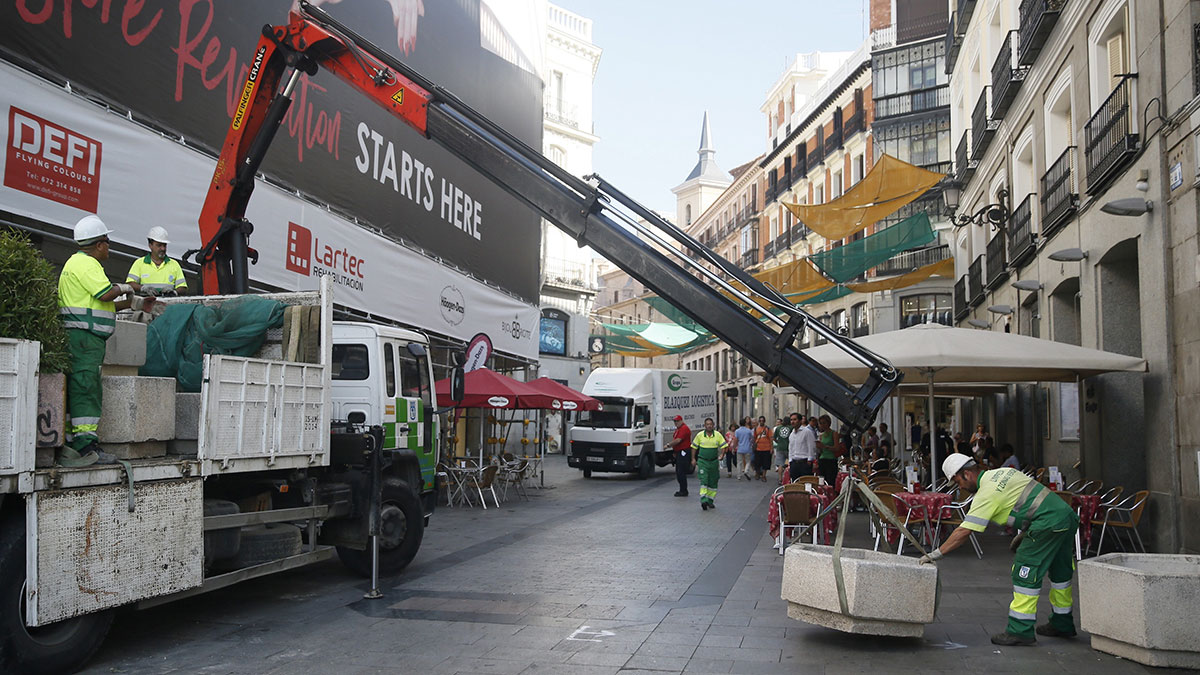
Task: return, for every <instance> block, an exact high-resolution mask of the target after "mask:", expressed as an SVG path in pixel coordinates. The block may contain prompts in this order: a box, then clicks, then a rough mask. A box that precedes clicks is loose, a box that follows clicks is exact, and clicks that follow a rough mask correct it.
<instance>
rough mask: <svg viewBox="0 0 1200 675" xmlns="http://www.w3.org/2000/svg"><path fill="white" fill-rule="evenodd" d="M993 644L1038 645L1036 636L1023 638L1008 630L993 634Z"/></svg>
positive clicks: (1006, 645)
mask: <svg viewBox="0 0 1200 675" xmlns="http://www.w3.org/2000/svg"><path fill="white" fill-rule="evenodd" d="M992 644H994V645H1000V646H1001V647H1028V646H1030V645H1036V644H1037V639H1036V638H1023V637H1021V636H1019V635H1013V634H1012V633H1009V632H1007V631H1005V632H1003V633H996V634H995V635H993V636H992Z"/></svg>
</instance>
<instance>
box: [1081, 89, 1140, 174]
mask: <svg viewBox="0 0 1200 675" xmlns="http://www.w3.org/2000/svg"><path fill="white" fill-rule="evenodd" d="M1136 78H1137V75H1122V76H1121V81H1120V82H1119V83H1118V84H1117V88H1116V89H1113V92H1112V93H1111V94H1109V95H1108V98H1107V99H1105V100H1104V103H1101V104H1100V109H1099V110H1097V111H1096V114H1095V115H1092V119H1090V120H1088V123H1087V124H1086V125H1085V126H1084V133H1085V138H1086V145H1084V148H1083V152H1084V155H1085V156H1086V157H1087V185H1088V190H1087V191H1088V194H1089V195H1094V194H1096V193H1097V192H1100V191H1101V190H1103V189H1104V188H1105V187H1106V186H1107V185H1108V184H1109V183H1110V182H1112V179H1113V178H1114V177H1115V176H1116V175H1117V172H1118V171H1119V170H1120V169H1122V168H1124V166H1125V164H1126V163H1127V162H1128V161H1129V160H1131V159H1133V156H1134V155H1135V154H1136V153H1137V148H1138V133H1137V127H1135V126H1134V124H1133V105H1134V102H1135V99H1134V89H1133V82H1134V80H1135V79H1136Z"/></svg>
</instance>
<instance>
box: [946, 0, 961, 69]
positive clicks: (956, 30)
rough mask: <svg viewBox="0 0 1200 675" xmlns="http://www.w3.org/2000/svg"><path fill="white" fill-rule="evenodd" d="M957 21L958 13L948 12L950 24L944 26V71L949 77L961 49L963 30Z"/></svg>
mask: <svg viewBox="0 0 1200 675" xmlns="http://www.w3.org/2000/svg"><path fill="white" fill-rule="evenodd" d="M964 28H966V26H961V25H960V24H959V21H958V12H950V23H948V24H946V69H945V73H946V74H947V75H949V74H950V73H952V72H954V62H955V61H957V60H958V51H959V50H960V49H962V44H963V29H964Z"/></svg>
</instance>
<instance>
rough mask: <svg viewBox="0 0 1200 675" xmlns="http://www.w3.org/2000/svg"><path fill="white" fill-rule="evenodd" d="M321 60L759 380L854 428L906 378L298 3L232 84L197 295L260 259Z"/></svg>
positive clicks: (597, 182)
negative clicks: (724, 349)
mask: <svg viewBox="0 0 1200 675" xmlns="http://www.w3.org/2000/svg"><path fill="white" fill-rule="evenodd" d="M319 68H323V69H325V70H327V71H329V72H332V73H334V74H335V75H337V76H338V77H340V78H342V79H343V80H344V81H345V82H347V83H348V84H350V85H351V86H353V87H354V88H356V89H358V90H359V91H360V92H362V93H363V94H364V95H365V96H367V97H368V98H370V99H372V100H373V101H375V102H376V103H378V104H379V105H381V106H383V107H384V108H386V109H387V110H389V111H391V112H392V114H394V115H395V116H396V117H398V118H400V119H401V120H403V121H404V122H405V123H407V124H408V125H409V126H411V127H412V128H414V129H416V130H417V131H418V132H420V133H421V135H423V136H425V137H426V138H429V139H431V140H433V141H435V142H437V143H438V144H440V145H442V146H443V147H445V148H446V149H448V150H449V151H450V152H452V153H454V154H455V155H457V156H458V157H459V158H461V159H462V160H464V161H466V162H467V163H468V164H470V165H471V166H473V167H474V168H475V169H477V170H478V171H479V172H481V173H482V174H484V175H485V176H487V177H488V178H490V179H491V180H492V181H494V182H495V183H496V184H498V185H499V186H501V187H502V188H504V189H505V190H506V191H507V192H509V193H510V194H512V195H513V196H514V197H516V198H517V199H519V200H521V201H522V202H524V203H525V204H527V205H528V206H529V207H530V208H532V209H533V210H534V211H536V212H538V213H539V214H540V215H541V216H542V217H544V218H546V219H547V220H549V221H550V222H552V223H554V224H555V225H556V226H558V227H559V228H560V229H562V230H563V231H565V232H567V233H568V234H570V235H571V236H573V237H574V238H575V239H576V240H577V241H578V242H579V243H580V245H587V246H591V247H592V248H593V249H594V250H596V251H597V252H599V253H600V254H601V255H603V256H604V257H605V258H607V259H608V260H611V261H613V262H614V263H616V264H617V265H618V266H620V267H621V268H622V269H623V270H625V271H626V272H627V273H629V275H630V276H632V277H634V278H635V279H637V280H638V281H640V282H642V283H643V284H644V285H645V286H646V288H648V289H650V290H651V291H653V292H654V293H657V294H658V295H660V296H662V297H663V298H666V299H668V300H669V301H670V302H671V304H672V305H674V306H675V307H677V308H678V309H679V310H681V311H683V312H684V313H686V314H687V315H688V316H690V317H692V318H693V319H694V320H695V321H696V322H697V323H698V324H700V325H702V326H705V327H706V328H708V329H709V330H710V331H712V333H713V334H714V335H715V336H717V337H718V338H720V339H721V340H722V341H724V342H725V343H727V344H729V345H730V346H731V347H733V348H734V349H736V350H737V351H739V352H741V353H742V354H744V355H745V356H746V357H747V358H749V359H750V360H751V361H752V362H754V363H755V364H756V365H758V366H759V367H760V368H762V369H763V371H764V372H765V373H766V377H767V379H768V380H774V379H776V378H779V379H782V380H783V381H785V382H787V383H788V384H790V385H792V386H794V387H795V388H796V389H797V390H799V391H802V392H804V393H805V394H807V395H808V396H809V397H810V398H811V399H813V400H814V401H816V402H817V404H818V405H820V406H821V407H822V408H824V409H826V410H828V411H830V412H831V413H833V414H834V415H835V416H837V417H838V418H839V419H841V420H842V421H843V422H846V423H847V424H849V425H850V426H852V427H854V428H856V429H865V428H866V427H867V426H868V425H869V424H870V423H871V421H872V420H873V419H874V418H875V414H876V412H877V410H878V409H879V406H880V405H882V403H883V401H884V399H885V398H887V396H888V395H889V394H890V393H891V392H892V390H894V389H895V388H896V386H897V385H899V383H900V380H901V378H902V375H901V374H900V373H899V372H897V371H896V370H895V369H894V368H892V366H891V364H890V363H888V362H887V361H886V360H885V359H883V358H881V357H879V356H878V355H876V354H874V353H872V352H870V351H868V350H866V349H864V348H862V347H860V346H859V345H858V344H857V343H855V342H854V341H852V340H850V339H848V338H846V337H844V336H841V335H839V334H838V333H837V332H835V331H833V330H831V329H830V328H829V327H827V326H825V325H824V324H822V323H821V322H819V321H816V320H815V319H814V318H813V317H812V316H811V315H810V314H808V313H807V312H804V311H803V310H801V309H799V308H797V307H795V306H794V305H792V304H791V303H790V302H789V301H788V300H787V299H786V298H784V297H783V295H782V294H780V293H779V292H778V291H776V290H775V289H774V288H771V287H770V286H767V285H765V284H763V283H761V282H760V281H758V280H757V279H755V278H753V277H752V276H751V275H749V274H748V273H746V272H745V271H744V270H742V269H741V268H739V267H737V266H736V265H734V264H732V263H730V262H729V261H727V260H725V259H724V258H722V257H721V256H719V255H717V254H716V253H714V252H713V251H711V250H710V249H708V248H707V247H706V246H704V245H702V244H701V243H699V242H698V241H696V240H695V239H694V238H693V237H691V236H690V235H688V234H687V233H686V232H684V231H682V230H681V229H679V228H678V227H676V226H675V225H673V224H671V223H669V222H667V221H666V220H664V219H663V218H661V217H659V216H658V215H657V214H655V213H654V212H652V211H650V210H649V209H647V208H645V207H644V206H642V205H640V204H638V203H637V202H635V201H633V200H632V199H630V198H629V197H627V196H625V195H624V194H622V193H621V192H620V191H618V190H617V189H615V188H613V187H612V186H611V185H609V184H608V183H606V182H605V181H603V180H602V179H600V178H599V177H594V176H593V177H590V178H589V179H588V180H584V179H581V178H579V177H576V176H573V175H571V174H569V173H567V172H566V171H565V170H563V169H562V168H561V167H559V166H558V165H556V164H554V163H553V162H551V161H550V160H548V159H546V158H545V157H543V156H542V155H541V153H539V152H537V151H536V150H534V149H532V148H530V147H529V146H528V145H526V144H525V143H523V142H522V141H520V140H519V139H517V138H515V137H513V136H512V135H511V134H509V133H508V132H506V131H504V130H503V129H501V128H500V127H499V126H497V125H496V124H495V123H493V122H491V121H490V120H488V119H487V118H486V117H484V116H483V115H481V114H480V113H478V112H476V111H475V110H473V109H472V108H471V107H470V106H468V105H467V104H465V103H464V102H462V101H461V100H459V99H458V98H457V97H456V96H454V95H453V94H451V93H450V92H448V91H445V90H444V89H442V88H441V87H439V86H437V85H435V84H433V83H432V82H429V81H428V80H426V79H425V78H423V77H422V76H421V75H420V74H418V73H417V72H415V71H413V70H412V69H411V68H409V67H408V66H405V65H404V64H403V63H401V62H400V61H399V60H398V59H396V58H394V57H393V56H391V55H390V54H388V53H387V52H385V51H383V50H382V49H380V48H379V47H377V46H375V45H373V44H371V43H370V42H369V41H367V40H365V39H363V38H362V37H360V36H359V35H357V34H356V33H355V32H354V31H352V30H351V29H350V28H348V27H346V26H344V25H342V24H340V23H338V22H337V21H336V20H335V19H333V18H332V17H331V16H329V14H328V13H326V12H324V11H323V10H320V9H318V8H315V7H312V6H310V5H309V4H308V3H307V2H301V3H300V9H299V10H298V11H293V12H291V13H290V14H289V22H288V23H287V24H284V25H279V26H265V27H264V28H263V35H262V38H261V39H260V40H259V43H258V48H257V50H256V51H255V56H254V59H253V61H252V63H251V66H250V70H249V74H248V76H247V78H246V83H245V85H244V87H243V88H242V94H241V98H240V100H239V102H238V105H237V108H236V110H235V112H234V116H233V121H232V123H231V124H230V128H229V132H228V134H227V135H226V139H225V144H224V146H223V147H222V151H221V156H220V158H219V159H218V161H217V169H216V172H215V173H214V174H213V179H212V182H211V184H210V185H209V191H208V196H207V198H206V199H205V202H204V208H203V211H202V212H201V216H200V233H201V240H202V241H203V242H204V247H203V248H202V249H201V250H200V255H199V258H198V259H199V262H200V263H201V264H202V265H203V286H204V290H205V292H206V293H217V292H219V293H244V292H245V291H246V286H247V277H248V272H247V259H255V258H256V253H255V252H254V251H253V249H251V248H250V247H249V236H250V232H251V231H252V229H253V228H252V226H251V225H250V223H249V222H248V221H246V220H245V212H246V204H247V202H248V201H249V199H250V195H251V193H252V192H253V189H254V177H255V174H256V173H257V171H258V168H259V166H260V164H261V163H262V159H263V157H264V156H265V154H266V151H267V148H268V147H269V146H270V144H271V141H272V139H273V138H274V135H275V132H276V130H278V128H279V125H280V122H281V121H282V120H283V117H284V115H285V113H286V112H287V108H288V105H289V104H290V100H291V94H292V90H293V88H294V86H295V84H296V81H297V79H298V78H299V76H300V74H301V73H308V74H309V75H314V74H315V73H316V72H317V70H318V69H319ZM289 71H290V72H289ZM618 207H620V208H618ZM639 219H641V220H639ZM652 244H655V245H657V246H654V245H652ZM664 251H665V252H664ZM756 317H762V318H756ZM806 326H807V327H808V328H810V329H811V330H813V331H815V332H817V333H818V334H820V335H822V336H823V337H824V338H826V339H827V340H828V341H829V342H830V343H832V344H834V345H837V346H838V347H839V348H841V349H842V350H844V351H846V352H847V353H848V354H850V355H851V356H853V357H854V358H855V359H857V360H858V361H859V362H861V363H862V364H863V365H864V366H866V367H867V368H868V369H869V370H870V375H869V377H868V378H867V380H866V382H865V383H864V384H863V385H861V386H860V387H857V388H856V387H852V386H850V385H848V384H847V383H846V382H845V381H843V380H842V379H841V378H839V377H837V376H836V375H835V374H833V373H832V372H830V371H829V370H827V369H826V368H824V367H822V366H821V365H820V364H818V363H816V362H815V361H813V360H812V359H811V358H809V357H808V356H806V355H805V354H804V353H803V352H802V351H801V350H800V349H798V348H797V347H796V336H797V335H798V334H799V333H800V331H801V330H802V329H803V328H805V327H806Z"/></svg>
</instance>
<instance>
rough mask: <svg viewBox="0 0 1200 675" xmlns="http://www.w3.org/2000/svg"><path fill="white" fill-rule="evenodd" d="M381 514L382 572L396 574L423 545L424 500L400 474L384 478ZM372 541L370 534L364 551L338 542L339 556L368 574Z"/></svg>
mask: <svg viewBox="0 0 1200 675" xmlns="http://www.w3.org/2000/svg"><path fill="white" fill-rule="evenodd" d="M380 515H381V516H382V520H381V521H380V525H381V527H380V531H379V573H380V574H382V575H392V574H397V573H399V572H400V571H401V570H403V569H404V568H405V567H406V566H408V563H410V562H412V559H413V558H414V557H416V555H417V549H419V548H421V537H422V536H424V534H425V514H424V513H423V512H422V511H421V500H420V499H419V498H418V497H417V494H416V492H414V491H413V489H412V488H410V487H409V486H408V483H406V482H404V481H402V480H400V479H399V478H386V479H384V482H383V512H382V513H381V514H380ZM370 545H371V540H370V538H369V537H368V539H367V548H366V550H363V551H359V550H356V549H352V548H346V547H344V546H339V547H337V552H338V558H340V559H341V561H342V564H343V565H345V566H346V567H347V568H348V569H349V570H350V571H351V572H354V573H355V574H358V575H360V576H364V577H369V576H371V548H370Z"/></svg>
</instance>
